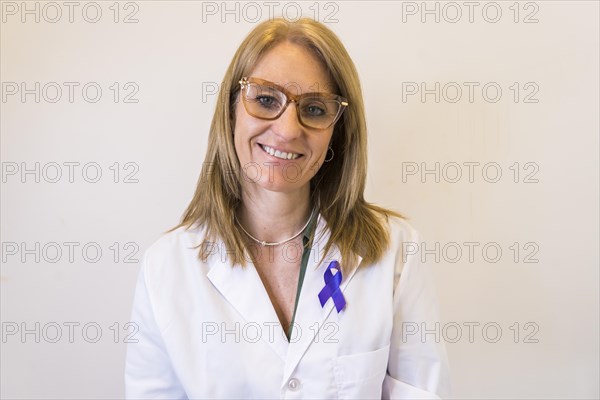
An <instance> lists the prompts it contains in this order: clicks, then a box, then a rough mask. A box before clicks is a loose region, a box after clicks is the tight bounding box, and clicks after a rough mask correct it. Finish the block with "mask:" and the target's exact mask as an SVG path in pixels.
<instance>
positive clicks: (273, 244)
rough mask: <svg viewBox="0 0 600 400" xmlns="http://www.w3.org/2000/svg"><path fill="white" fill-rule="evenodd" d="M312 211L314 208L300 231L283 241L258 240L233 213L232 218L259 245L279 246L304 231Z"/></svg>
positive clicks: (312, 212)
mask: <svg viewBox="0 0 600 400" xmlns="http://www.w3.org/2000/svg"><path fill="white" fill-rule="evenodd" d="M314 213H315V209H314V208H313V209H312V211H311V213H310V216H309V217H308V221H306V224H304V226H303V227H302V229H300V231H299V232H298V233H296V234H295V235H294V236H292V237H291V238H289V239H286V240H284V241H282V242H273V243H270V242H269V243H267V242H266V241H265V240H259V239H257V238H255V237H254V236H252V235H251V234H250V233H249V232H248V231H247V230H246V229H244V227H243V226H242V224H240V221H238V219H237V217H236V216H235V214H234V218H235V222H237V224H238V225H239V226H240V228H241V229H242V231H244V233H245V234H246V235H248V237H250V238H251V239H252V240H254V241H255V242H256V243H259V244H260V245H262V246H263V247H264V246H279V245H280V244H284V243H287V242H289V241H290V240H292V239H295V238H296V237H298V236H299V235H300V234H301V233H302V232H304V230H305V229H306V227H307V226H308V224H309V222H310V220H311V219H312V217H313V215H314Z"/></svg>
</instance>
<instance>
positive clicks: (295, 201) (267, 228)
mask: <svg viewBox="0 0 600 400" xmlns="http://www.w3.org/2000/svg"><path fill="white" fill-rule="evenodd" d="M311 211H312V208H311V205H310V199H309V191H308V185H307V187H306V188H305V189H300V190H299V191H294V192H290V193H280V192H267V191H263V190H261V191H252V192H251V191H244V192H243V194H242V204H241V206H240V209H239V210H238V220H239V222H240V223H241V224H242V226H243V227H244V229H246V231H248V233H250V234H251V235H252V236H254V237H255V238H257V239H259V240H261V241H265V242H281V241H284V240H286V239H288V238H290V237H291V236H293V235H295V234H296V233H298V231H299V230H300V229H302V227H303V226H304V225H305V224H306V222H307V220H308V218H309V217H310V214H311Z"/></svg>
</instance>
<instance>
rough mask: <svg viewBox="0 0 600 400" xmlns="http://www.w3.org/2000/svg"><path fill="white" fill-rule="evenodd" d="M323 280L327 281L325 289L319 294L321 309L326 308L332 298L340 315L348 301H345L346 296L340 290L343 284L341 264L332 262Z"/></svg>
mask: <svg viewBox="0 0 600 400" xmlns="http://www.w3.org/2000/svg"><path fill="white" fill-rule="evenodd" d="M333 270H335V271H337V273H336V274H335V275H334V274H333V272H332V271H333ZM323 278H324V279H325V287H324V288H323V289H321V292H319V301H320V302H321V307H324V306H325V303H327V300H329V298H330V297H331V299H332V300H333V304H335V308H336V310H337V312H338V313H339V312H340V311H342V310H343V309H344V307H345V306H346V299H344V295H343V294H342V290H341V289H340V284H341V283H342V269H341V268H340V264H339V263H338V262H337V261H332V262H330V263H329V265H328V266H327V269H326V270H325V274H324V275H323Z"/></svg>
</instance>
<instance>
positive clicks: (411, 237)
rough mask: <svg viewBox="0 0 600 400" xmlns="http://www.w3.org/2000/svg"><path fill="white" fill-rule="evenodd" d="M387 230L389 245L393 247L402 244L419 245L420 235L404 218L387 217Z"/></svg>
mask: <svg viewBox="0 0 600 400" xmlns="http://www.w3.org/2000/svg"><path fill="white" fill-rule="evenodd" d="M387 228H388V231H389V234H390V244H391V245H392V246H393V247H394V246H399V245H402V244H403V243H404V244H406V243H419V241H420V240H421V235H420V234H419V232H418V231H417V230H416V229H415V228H414V227H413V226H412V225H411V223H410V222H408V220H407V219H406V218H404V217H396V216H393V215H391V216H389V217H388V219H387Z"/></svg>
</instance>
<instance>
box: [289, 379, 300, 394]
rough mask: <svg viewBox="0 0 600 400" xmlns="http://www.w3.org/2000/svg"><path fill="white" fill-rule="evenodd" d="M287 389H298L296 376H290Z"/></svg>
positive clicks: (298, 383)
mask: <svg viewBox="0 0 600 400" xmlns="http://www.w3.org/2000/svg"><path fill="white" fill-rule="evenodd" d="M288 389H290V390H293V391H296V390H298V389H300V381H299V380H298V379H296V378H292V379H290V380H289V381H288Z"/></svg>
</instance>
